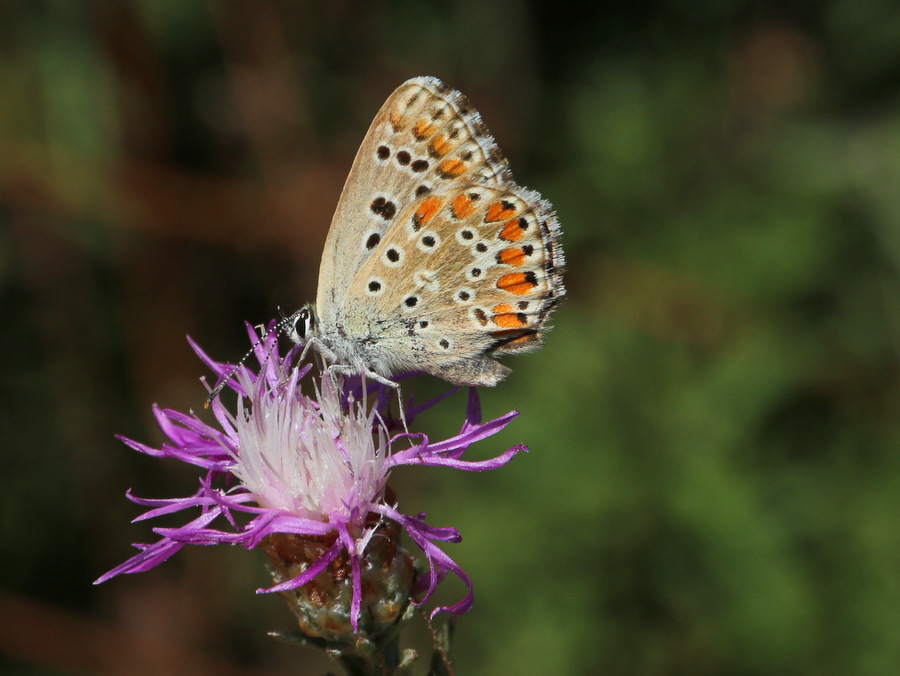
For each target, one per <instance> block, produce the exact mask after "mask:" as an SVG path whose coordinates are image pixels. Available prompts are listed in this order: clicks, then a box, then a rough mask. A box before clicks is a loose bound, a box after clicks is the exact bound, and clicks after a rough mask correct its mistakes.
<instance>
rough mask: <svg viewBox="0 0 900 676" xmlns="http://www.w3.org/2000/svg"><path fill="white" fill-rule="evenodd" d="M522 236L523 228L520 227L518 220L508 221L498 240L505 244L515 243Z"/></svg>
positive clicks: (523, 234) (523, 233) (520, 223)
mask: <svg viewBox="0 0 900 676" xmlns="http://www.w3.org/2000/svg"><path fill="white" fill-rule="evenodd" d="M524 236H525V228H523V227H522V222H521V220H520V219H518V218H514V219H512V220H511V221H509V222H508V223H507V224H506V225H504V226H503V230H502V231H501V232H500V239H504V240H506V241H507V242H517V241H519V240H520V239H522V238H523V237H524Z"/></svg>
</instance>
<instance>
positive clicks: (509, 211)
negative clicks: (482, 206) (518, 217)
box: [484, 201, 516, 223]
mask: <svg viewBox="0 0 900 676" xmlns="http://www.w3.org/2000/svg"><path fill="white" fill-rule="evenodd" d="M515 213H516V208H515V207H514V206H513V205H511V204H510V203H509V202H503V201H500V202H494V203H493V204H492V205H491V206H489V207H488V212H487V216H485V217H484V220H485V222H486V223H493V222H494V221H502V220H503V219H505V218H510V217H512V216H514V215H515Z"/></svg>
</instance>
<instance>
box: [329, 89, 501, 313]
mask: <svg viewBox="0 0 900 676" xmlns="http://www.w3.org/2000/svg"><path fill="white" fill-rule="evenodd" d="M506 175H507V171H506V160H504V159H503V158H502V157H501V155H500V152H499V150H498V148H497V146H496V144H495V143H494V141H493V139H492V138H491V137H490V135H489V134H488V133H487V130H486V129H485V128H484V124H483V123H482V122H481V118H480V116H479V115H478V113H477V112H476V111H475V110H474V109H473V108H472V107H471V105H470V104H469V103H468V101H467V99H466V98H465V97H464V96H463V95H462V94H460V93H459V92H457V91H455V90H452V89H450V88H449V87H447V86H446V85H444V84H443V83H442V82H440V80H437V79H436V78H432V77H419V78H415V79H412V80H409V81H407V82H405V83H404V84H402V85H401V86H400V87H398V88H397V90H396V91H394V93H393V94H391V96H390V97H389V98H388V100H387V101H386V102H385V103H384V105H383V106H382V107H381V110H379V111H378V114H377V115H376V116H375V120H374V121H373V122H372V125H371V126H370V127H369V131H368V133H367V134H366V137H365V139H364V140H363V143H362V145H361V146H360V148H359V152H358V153H357V155H356V159H355V160H354V162H353V167H352V168H351V169H350V174H349V176H348V177H347V182H346V184H345V185H344V190H343V192H342V193H341V197H340V200H339V201H338V205H337V209H336V210H335V214H334V218H333V219H332V223H331V229H330V230H329V232H328V238H327V240H326V242H325V250H324V252H323V254H322V263H321V265H320V267H319V288H318V296H317V302H316V305H317V308H318V311H319V314H320V317H321V318H322V319H323V320H325V321H327V320H328V317H327V313H328V312H329V311H330V312H337V313H339V311H340V309H341V308H342V307H343V305H344V303H345V302H346V301H347V296H346V291H347V288H348V287H349V284H350V281H351V280H352V279H353V276H354V275H355V273H356V271H357V270H359V269H360V268H361V267H362V265H363V263H364V262H365V260H366V259H368V257H369V256H371V255H372V252H373V250H374V248H375V247H376V246H377V244H378V243H379V242H380V241H381V240H382V239H383V238H384V236H385V234H386V233H387V232H388V231H389V230H390V229H391V227H392V226H393V224H394V223H395V222H396V221H395V218H396V216H397V214H398V213H399V212H400V211H403V210H404V209H406V208H408V207H409V205H410V204H412V202H413V200H414V199H416V198H417V197H420V196H422V195H424V194H427V193H431V192H438V193H440V192H443V191H446V190H447V189H450V187H451V186H452V185H453V184H455V183H461V182H467V181H473V180H475V181H484V182H493V183H496V184H501V183H502V182H503V181H505V179H506Z"/></svg>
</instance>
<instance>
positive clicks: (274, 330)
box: [203, 308, 294, 408]
mask: <svg viewBox="0 0 900 676" xmlns="http://www.w3.org/2000/svg"><path fill="white" fill-rule="evenodd" d="M278 314H280V315H281V319H280V320H279V321H278V323H277V324H275V326H273V327H272V328H271V329H267V330H266V331H264V332H263V334H262V335H261V336H260V337H259V339H258V340H257V341H256V342H255V343H253V347H251V348H250V349H249V350H247V352H246V354H244V356H243V357H241V359H240V361H238V363H237V364H235V365H234V368H232V369H231V371H229V372H228V375H226V376H225V377H224V378H222V380H220V381H219V384H218V385H216V386H215V387H214V388H213V389H212V391H210V393H209V396H208V397H207V398H206V402H205V403H204V404H203V408H209V405H210V404H211V403H212V401H213V399H215V398H216V397H218V396H219V394H220V393H221V392H222V390H223V389H224V388H225V386H226V385H227V384H228V381H230V380H231V379H232V378H234V376H235V374H237V372H238V369H239V368H241V366H243V365H244V362H245V361H247V359H248V358H249V357H250V355H252V354H253V353H254V352H256V348H258V347H259V346H260V345H261V344H262V343H263V341H265V339H266V338H268V337H269V335H271V334H272V333H275V334H278V333H281V332H282V331H284V327H285V326H286V325H287V324H288V323H289V322H290V321H291V320H292V319H293V317H294V316H293V315H290V316H288V317H285V316H284V313H283V312H281V308H278ZM268 359H269V354H266V360H268ZM263 364H265V362H263Z"/></svg>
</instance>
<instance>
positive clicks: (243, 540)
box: [97, 326, 525, 641]
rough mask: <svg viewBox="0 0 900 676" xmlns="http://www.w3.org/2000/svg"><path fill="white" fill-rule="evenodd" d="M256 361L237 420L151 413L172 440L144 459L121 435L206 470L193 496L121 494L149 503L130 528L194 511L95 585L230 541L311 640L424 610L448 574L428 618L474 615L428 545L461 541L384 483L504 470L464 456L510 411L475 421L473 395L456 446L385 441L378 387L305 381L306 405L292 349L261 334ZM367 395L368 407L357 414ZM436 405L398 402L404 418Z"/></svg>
mask: <svg viewBox="0 0 900 676" xmlns="http://www.w3.org/2000/svg"><path fill="white" fill-rule="evenodd" d="M248 332H249V334H250V338H251V340H252V341H253V342H254V343H256V341H257V336H256V333H255V331H254V330H253V329H252V328H250V327H249V326H248ZM189 342H190V344H191V346H192V347H193V349H194V351H195V352H196V353H197V354H198V356H199V357H200V358H201V359H202V360H203V361H204V362H205V363H206V364H207V365H208V366H209V367H210V368H211V369H212V371H213V372H214V373H215V374H216V375H217V376H218V378H219V379H222V378H225V377H227V376H228V375H229V374H231V373H232V371H233V366H232V365H229V364H225V363H219V362H216V361H214V360H212V359H211V358H210V357H209V356H207V355H206V354H205V353H204V352H203V350H201V349H200V348H199V347H198V346H197V345H196V344H195V343H194V342H193V341H190V339H189ZM254 353H255V356H256V358H257V359H258V361H259V363H260V367H261V368H260V373H258V374H257V373H254V372H252V371H251V370H250V369H249V368H246V367H244V366H242V367H240V368H239V369H238V371H237V372H236V373H235V375H234V377H233V378H231V379H230V380H229V382H228V386H229V387H230V388H232V389H233V390H235V391H236V392H237V393H238V394H239V395H240V396H239V399H238V406H237V412H236V413H235V414H231V413H230V412H229V411H228V410H227V409H226V408H225V406H224V405H222V403H221V402H220V400H219V399H216V400H214V401H213V403H212V412H213V415H214V417H215V419H216V421H217V423H218V426H212V425H209V424H207V423H205V422H203V421H201V420H200V419H199V418H198V417H197V416H196V415H194V414H193V413H191V414H185V413H180V412H178V411H173V410H171V409H161V408H158V407H156V406H154V414H155V415H156V418H157V421H158V422H159V425H160V427H161V428H162V430H163V431H164V432H165V434H166V436H167V437H168V438H169V440H170V443H167V444H164V445H163V446H162V448H160V449H155V448H151V447H148V446H146V445H144V444H141V443H139V442H136V441H133V440H131V439H126V438H122V440H123V441H124V442H125V443H126V444H128V445H129V446H131V447H132V448H134V449H135V450H138V451H140V452H142V453H146V454H148V455H152V456H156V457H169V458H177V459H180V460H183V461H185V462H189V463H191V464H194V465H197V466H199V467H201V468H203V469H204V470H206V473H205V476H203V477H202V478H201V479H200V486H199V488H198V490H197V492H196V493H194V494H193V495H191V496H188V497H185V498H169V499H146V498H138V497H135V496H134V495H132V494H131V493H130V491H129V493H128V498H129V499H130V500H131V501H133V502H135V503H137V504H139V505H143V506H146V507H149V509H148V510H147V511H146V512H144V513H143V514H142V515H141V516H139V517H138V518H137V519H136V520H137V521H141V520H145V519H150V518H153V517H156V516H162V515H164V514H170V513H173V512H179V511H182V510H189V509H196V510H198V512H199V514H198V515H197V516H195V518H193V519H192V520H190V521H188V522H187V523H186V524H184V525H183V526H181V527H178V528H155V529H154V532H156V533H157V534H158V535H160V536H161V537H160V539H159V540H158V541H156V542H155V543H153V544H149V545H137V547H138V549H139V550H140V552H139V553H138V554H136V555H135V556H133V557H132V558H130V559H129V560H128V561H126V562H125V563H123V564H121V565H120V566H118V567H116V568H114V569H113V570H111V571H109V572H108V573H106V574H105V575H103V576H102V577H100V578H99V579H98V580H97V583H100V582H105V581H106V580H109V579H110V578H112V577H115V576H116V575H119V574H122V573H137V572H142V571H146V570H149V569H151V568H153V567H155V566H156V565H158V564H160V563H162V562H163V561H165V560H166V559H168V558H169V557H170V556H172V555H173V554H174V553H175V552H177V551H178V550H179V549H181V548H182V547H184V546H185V545H189V544H194V545H211V544H220V543H228V544H240V545H243V546H244V547H247V548H248V549H249V548H253V547H257V546H261V547H262V548H263V549H264V550H265V551H266V553H267V554H268V555H269V558H270V561H271V563H272V566H273V569H274V570H273V575H274V577H275V581H276V584H275V585H274V586H272V587H270V588H268V589H260V590H257V591H259V592H279V593H281V594H282V595H283V596H285V597H286V598H288V600H289V601H290V602H291V605H292V606H293V608H294V611H295V612H296V613H297V614H298V617H299V618H300V624H301V628H302V629H303V630H304V631H305V632H306V633H308V634H309V635H312V636H319V637H324V638H326V639H328V640H338V641H339V640H345V639H346V638H347V636H349V635H352V633H355V632H359V631H360V623H361V621H362V622H363V623H364V630H365V631H369V632H378V631H381V630H382V629H383V628H384V627H385V626H388V625H389V624H391V623H392V622H394V621H396V620H397V618H398V617H399V616H400V614H402V613H403V611H404V610H405V609H406V607H407V605H408V603H410V602H412V603H413V604H416V605H420V604H423V603H425V602H427V601H428V600H429V599H430V598H431V596H432V594H433V593H434V591H435V588H436V587H437V585H438V583H439V582H440V581H441V580H442V579H443V578H444V577H446V576H447V575H448V574H449V573H453V574H454V575H456V576H458V577H459V578H460V579H461V580H462V581H463V582H464V583H465V585H466V587H467V588H468V591H467V593H466V594H465V596H464V597H463V598H462V599H461V600H460V601H458V602H457V603H455V604H454V605H450V606H441V607H438V608H436V609H435V610H434V611H433V613H432V616H433V615H434V614H435V613H437V612H439V611H442V610H443V611H448V612H450V613H454V614H461V613H464V612H466V611H467V610H468V609H469V608H470V607H471V606H472V583H471V581H470V580H469V578H468V576H467V575H466V574H465V572H464V571H463V570H462V569H461V568H460V567H459V565H458V564H457V563H456V562H455V561H453V559H451V558H450V557H449V556H447V555H446V554H445V553H444V552H443V550H441V549H440V548H439V547H438V546H437V543H438V542H459V541H460V539H461V536H460V534H459V532H458V531H457V530H456V529H455V528H449V527H443V528H439V527H434V526H430V525H428V524H427V523H426V522H425V514H424V513H423V514H418V515H415V516H411V515H407V514H403V513H402V512H400V511H399V510H398V507H397V504H396V498H395V496H394V494H393V491H391V489H390V488H389V487H388V486H387V480H388V478H389V476H390V472H391V470H393V469H394V468H395V467H397V466H400V465H434V466H445V467H454V468H457V469H465V470H473V471H481V470H488V469H495V468H497V467H501V466H503V465H505V464H506V463H507V462H509V461H510V460H511V459H512V457H513V456H515V455H516V454H517V453H518V452H520V451H522V450H525V447H524V446H515V447H513V448H510V449H509V450H507V451H505V452H504V453H502V454H500V455H499V456H497V457H495V458H492V459H490V460H484V461H467V460H463V459H462V456H463V455H464V453H465V452H466V450H467V449H468V448H469V446H470V445H471V444H473V443H474V442H476V441H480V440H481V439H485V438H487V437H489V436H492V435H494V434H496V433H497V432H499V431H500V430H502V429H503V428H504V427H506V426H507V425H508V424H509V423H510V422H511V421H512V419H513V418H515V417H516V415H517V412H515V411H512V412H510V413H507V414H506V415H504V416H501V417H500V418H497V419H496V420H492V421H490V422H487V423H482V422H481V410H480V404H479V400H478V396H477V395H476V394H475V391H474V389H471V390H470V395H469V404H468V409H467V412H466V419H465V422H464V423H463V425H462V429H461V431H460V433H459V434H458V435H456V436H455V437H453V438H451V439H447V440H445V441H441V442H436V443H432V442H431V441H430V440H429V438H428V437H427V436H426V435H425V434H421V433H419V434H412V433H409V432H403V433H400V434H396V435H394V436H393V437H391V436H390V434H389V431H388V430H389V425H388V423H389V419H388V417H387V401H388V397H387V393H386V392H385V391H384V388H381V387H380V386H379V385H377V384H364V383H361V382H360V381H359V380H358V379H354V382H355V387H351V386H350V385H349V384H348V385H344V384H343V383H342V381H341V379H340V378H336V379H333V378H331V377H330V376H325V377H322V378H321V379H319V380H314V385H313V390H314V395H315V396H312V397H310V396H307V395H304V394H303V393H302V392H301V391H300V385H299V382H300V379H301V378H302V377H303V376H304V375H306V374H307V373H308V372H309V370H310V368H311V367H310V366H309V365H307V366H305V367H302V368H299V367H298V368H292V367H291V362H292V360H293V358H294V357H295V355H296V349H294V350H291V351H290V352H289V353H288V354H287V355H286V357H284V358H282V357H280V355H279V352H278V346H277V342H276V337H275V336H273V335H272V334H271V333H270V334H268V335H267V336H266V337H265V338H264V339H263V340H262V341H261V342H259V343H258V344H257V345H256V348H255V350H254ZM335 381H336V382H337V386H336V385H335ZM348 382H349V381H348ZM366 385H367V386H368V389H369V392H368V393H366V390H365V386H366ZM339 388H340V389H339ZM373 396H374V397H375V398H376V401H375V404H374V405H368V404H369V401H370V400H372V398H373ZM444 396H446V395H444ZM442 398H443V397H439V398H438V400H435V401H432V402H429V403H427V404H425V405H424V406H418V407H413V406H408V407H407V409H408V417H407V420H408V421H412V418H413V417H414V415H415V413H417V412H419V411H421V410H423V409H424V408H427V407H429V406H432V405H434V404H435V403H437V401H439V400H440V399H442ZM407 445H408V446H409V447H408V448H403V449H402V450H397V447H398V446H407ZM401 530H402V531H406V533H407V535H408V536H409V538H410V539H411V540H412V541H413V542H414V543H415V544H416V545H417V547H418V548H419V549H421V551H422V552H423V553H424V555H425V559H426V561H427V568H425V567H424V566H421V565H420V564H418V562H417V561H416V560H415V559H414V558H413V557H412V555H410V554H409V553H408V552H407V551H406V550H405V549H404V548H403V547H402V545H401V544H400V543H399V535H400V532H401Z"/></svg>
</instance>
